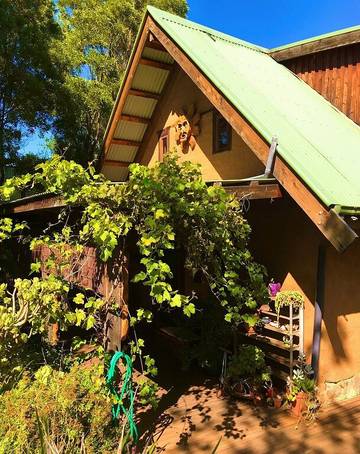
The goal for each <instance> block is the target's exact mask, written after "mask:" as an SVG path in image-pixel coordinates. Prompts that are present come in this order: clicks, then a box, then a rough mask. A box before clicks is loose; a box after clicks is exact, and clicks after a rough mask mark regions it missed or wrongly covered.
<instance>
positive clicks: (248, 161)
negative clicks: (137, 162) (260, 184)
mask: <svg viewBox="0 0 360 454" xmlns="http://www.w3.org/2000/svg"><path fill="white" fill-rule="evenodd" d="M175 77H176V79H175V81H174V82H173V84H172V85H171V88H170V90H169V92H168V93H167V95H166V97H165V98H164V99H163V100H161V101H160V103H161V105H160V110H159V115H158V116H157V117H156V118H155V121H153V122H152V124H151V125H150V126H149V127H150V128H151V132H152V134H151V138H150V140H149V141H148V143H147V144H146V148H145V153H144V155H143V159H142V161H141V163H142V164H145V165H153V164H154V163H155V162H156V161H157V160H158V159H159V151H158V137H159V134H160V132H161V131H162V130H163V129H165V128H166V127H168V126H172V125H173V124H174V123H175V121H176V119H177V118H178V116H179V115H181V112H182V109H183V107H185V108H188V107H189V106H190V105H191V104H193V103H194V104H195V106H196V108H197V111H198V112H200V113H201V120H200V128H201V132H200V135H199V136H198V137H197V138H196V141H197V144H196V146H195V148H194V149H193V150H191V149H189V151H188V153H183V152H182V151H181V148H180V147H177V152H178V154H179V157H180V160H181V161H185V160H186V161H191V162H194V163H199V164H201V166H202V173H203V177H204V179H206V180H222V179H241V178H246V177H250V176H254V175H257V174H260V173H263V172H264V165H263V164H262V163H261V162H260V161H259V160H258V159H257V158H256V156H255V155H254V153H253V152H252V151H251V150H250V149H249V148H248V146H247V145H246V144H245V142H244V141H243V140H242V139H241V138H240V137H239V136H238V135H237V134H236V133H235V132H234V131H233V132H232V149H231V150H229V151H223V152H220V153H213V150H212V149H213V145H212V140H213V139H212V137H213V128H212V125H213V117H212V110H213V106H212V105H211V103H210V102H209V101H208V99H207V98H206V97H205V96H204V95H203V94H202V93H201V91H200V90H199V89H198V88H197V87H196V86H195V84H194V83H193V82H192V81H191V79H190V78H189V77H188V76H187V75H186V74H185V73H184V72H183V71H181V70H179V71H178V73H177V74H176V76H175ZM176 146H177V145H176V141H175V130H174V128H173V127H172V128H171V129H170V147H169V148H170V149H172V148H173V147H176Z"/></svg>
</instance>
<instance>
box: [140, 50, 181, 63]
mask: <svg viewBox="0 0 360 454" xmlns="http://www.w3.org/2000/svg"><path fill="white" fill-rule="evenodd" d="M142 56H143V57H145V58H150V60H156V61H160V62H162V63H170V64H171V63H174V59H173V58H172V57H171V55H169V54H168V53H167V52H163V51H161V50H157V49H152V48H151V47H145V48H144V50H143V53H142Z"/></svg>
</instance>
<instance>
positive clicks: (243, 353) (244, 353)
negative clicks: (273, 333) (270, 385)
mask: <svg viewBox="0 0 360 454" xmlns="http://www.w3.org/2000/svg"><path fill="white" fill-rule="evenodd" d="M228 375H229V376H230V377H231V378H245V379H247V378H250V379H254V380H255V381H260V382H266V381H269V380H270V371H269V369H268V367H267V366H266V363H265V354H264V352H263V351H262V350H261V349H260V348H258V347H255V346H254V345H242V346H240V347H239V349H238V351H237V353H236V354H235V355H234V356H233V357H232V359H231V361H230V364H229V369H228Z"/></svg>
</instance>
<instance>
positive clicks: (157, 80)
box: [131, 65, 169, 93]
mask: <svg viewBox="0 0 360 454" xmlns="http://www.w3.org/2000/svg"><path fill="white" fill-rule="evenodd" d="M168 75H169V71H165V70H163V69H159V68H153V67H152V66H145V65H139V66H138V67H137V70H136V72H135V75H134V79H133V82H132V84H131V87H132V88H135V89H137V90H145V91H150V92H152V93H161V91H162V89H163V88H164V85H165V82H166V79H167V77H168Z"/></svg>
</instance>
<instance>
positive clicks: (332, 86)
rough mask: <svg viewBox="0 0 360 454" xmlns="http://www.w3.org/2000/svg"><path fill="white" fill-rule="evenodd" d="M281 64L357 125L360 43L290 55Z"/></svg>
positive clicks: (359, 103) (359, 111) (358, 117)
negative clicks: (292, 56)
mask: <svg viewBox="0 0 360 454" xmlns="http://www.w3.org/2000/svg"><path fill="white" fill-rule="evenodd" d="M284 65H285V66H287V67H288V68H289V69H290V70H291V71H292V72H294V73H295V74H296V75H298V76H299V77H300V78H301V79H302V80H304V81H305V82H306V83H307V84H309V85H310V86H311V87H312V88H314V89H315V90H316V91H317V92H318V93H320V94H321V95H322V96H324V98H326V99H327V100H328V101H330V102H331V103H332V104H333V105H334V106H335V107H337V108H338V109H339V110H341V111H342V112H344V114H346V115H347V116H348V117H349V118H351V119H352V120H353V121H354V122H355V123H357V124H358V125H360V43H359V44H353V45H350V46H344V47H339V48H335V49H330V50H325V51H322V52H317V53H315V54H310V55H304V56H302V57H297V58H293V59H291V60H288V61H286V62H284Z"/></svg>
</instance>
